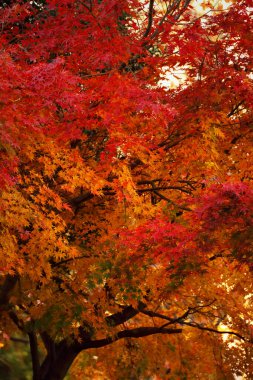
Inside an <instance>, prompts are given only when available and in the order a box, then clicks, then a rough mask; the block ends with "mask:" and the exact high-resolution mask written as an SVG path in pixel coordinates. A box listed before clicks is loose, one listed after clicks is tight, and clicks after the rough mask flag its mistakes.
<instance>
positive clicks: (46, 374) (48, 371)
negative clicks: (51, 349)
mask: <svg viewBox="0 0 253 380" xmlns="http://www.w3.org/2000/svg"><path fill="white" fill-rule="evenodd" d="M78 353H79V351H78V350H76V349H75V348H73V347H71V346H70V347H69V346H66V345H65V346H63V347H61V348H60V350H59V351H58V352H56V356H55V358H54V357H53V355H52V354H48V355H47V356H46V358H45V360H44V362H43V363H42V365H41V368H40V376H39V380H63V379H64V377H65V376H66V374H67V372H68V370H69V368H70V366H71V364H72V363H73V361H74V360H75V358H76V356H77V355H78Z"/></svg>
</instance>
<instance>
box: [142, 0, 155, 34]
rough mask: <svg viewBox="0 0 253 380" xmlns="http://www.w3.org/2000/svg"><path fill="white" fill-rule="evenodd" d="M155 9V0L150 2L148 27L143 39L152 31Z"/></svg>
mask: <svg viewBox="0 0 253 380" xmlns="http://www.w3.org/2000/svg"><path fill="white" fill-rule="evenodd" d="M153 8H154V0H150V1H149V9H148V26H147V29H146V30H145V33H144V34H143V38H146V37H147V36H148V35H149V33H150V30H151V27H152V23H153Z"/></svg>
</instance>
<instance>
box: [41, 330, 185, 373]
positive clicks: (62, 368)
mask: <svg viewBox="0 0 253 380" xmlns="http://www.w3.org/2000/svg"><path fill="white" fill-rule="evenodd" d="M181 332H182V329H181V328H180V329H173V328H161V327H150V326H148V327H139V328H135V329H130V330H122V331H120V332H118V333H117V334H115V335H114V336H111V337H107V338H103V339H96V340H86V341H84V342H81V343H79V342H78V341H74V342H73V343H71V344H69V342H68V340H66V339H64V340H62V342H60V343H59V344H57V345H55V357H54V358H52V355H51V353H50V352H48V354H47V356H46V358H45V360H44V362H43V363H42V365H41V369H40V374H39V380H63V379H64V377H65V376H66V374H67V372H68V370H69V368H70V366H71V365H72V363H73V361H74V360H75V358H76V357H77V355H78V354H79V353H80V352H81V351H83V350H88V349H90V348H100V347H105V346H107V345H109V344H112V343H114V342H116V341H117V340H120V339H123V338H141V337H145V336H149V335H154V334H180V333H181Z"/></svg>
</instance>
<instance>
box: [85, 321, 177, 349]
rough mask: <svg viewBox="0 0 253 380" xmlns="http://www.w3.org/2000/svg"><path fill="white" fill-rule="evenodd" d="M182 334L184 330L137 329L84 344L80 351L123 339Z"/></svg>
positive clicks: (123, 331)
mask: <svg viewBox="0 0 253 380" xmlns="http://www.w3.org/2000/svg"><path fill="white" fill-rule="evenodd" d="M180 333H182V329H166V328H162V327H149V326H148V327H137V328H135V329H130V330H122V331H120V332H118V333H117V334H115V335H114V336H111V337H108V338H104V339H97V340H91V341H88V342H83V343H81V344H79V351H82V350H87V349H89V348H99V347H104V346H108V345H109V344H111V343H114V342H116V341H117V340H120V339H123V338H142V337H145V336H149V335H155V334H180Z"/></svg>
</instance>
